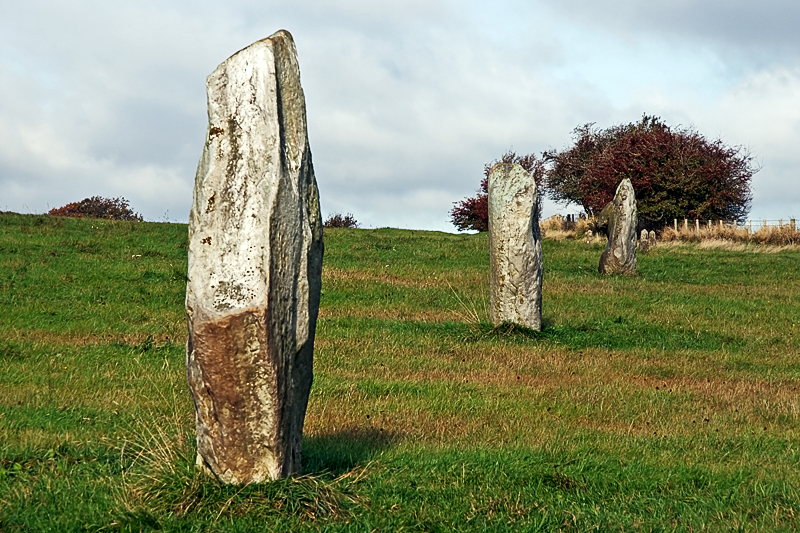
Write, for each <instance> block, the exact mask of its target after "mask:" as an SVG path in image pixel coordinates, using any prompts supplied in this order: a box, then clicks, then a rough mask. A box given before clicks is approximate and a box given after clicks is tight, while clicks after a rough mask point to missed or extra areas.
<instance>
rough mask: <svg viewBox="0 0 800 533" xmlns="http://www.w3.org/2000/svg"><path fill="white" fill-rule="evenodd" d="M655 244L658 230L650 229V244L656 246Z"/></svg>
mask: <svg viewBox="0 0 800 533" xmlns="http://www.w3.org/2000/svg"><path fill="white" fill-rule="evenodd" d="M655 245H656V232H655V231H653V230H650V246H655Z"/></svg>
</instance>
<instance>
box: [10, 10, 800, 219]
mask: <svg viewBox="0 0 800 533" xmlns="http://www.w3.org/2000/svg"><path fill="white" fill-rule="evenodd" d="M798 20H800V2H797V1H796V0H759V1H758V2H756V1H750V0H746V1H745V0H528V1H515V0H493V1H484V0H471V1H470V0H466V1H463V0H462V1H458V2H456V1H455V0H394V1H392V2H376V1H374V0H339V1H334V0H293V1H292V2H286V1H283V2H279V1H273V0H258V1H255V0H228V1H226V2H219V1H213V2H212V1H206V0H193V1H188V0H159V1H154V0H137V1H136V2H132V1H120V2H108V1H107V0H69V1H66V0H26V1H25V2H10V1H2V2H0V210H1V211H14V212H19V213H44V212H47V211H48V210H49V209H51V208H54V207H60V206H62V205H65V204H67V203H69V202H75V201H79V200H81V199H83V198H87V197H90V196H103V197H107V198H116V197H124V198H126V199H128V200H129V202H130V205H131V207H133V209H134V210H135V211H137V212H139V213H141V214H142V215H143V216H144V218H145V220H151V221H177V222H186V221H187V220H188V213H189V209H190V207H191V201H192V187H193V184H194V178H195V171H196V167H197V162H198V160H199V158H200V154H201V152H202V149H203V143H204V141H205V134H206V127H207V114H206V94H205V78H206V76H208V75H209V74H210V73H211V72H213V71H214V69H215V68H216V67H217V65H219V64H220V63H221V62H223V61H224V60H225V59H226V58H228V57H229V56H231V55H232V54H234V53H235V52H236V51H238V50H240V49H242V48H244V47H246V46H248V45H249V44H251V43H253V42H255V41H257V40H259V39H262V38H264V37H267V36H269V35H271V34H272V33H274V32H275V31H277V30H279V29H286V30H288V31H290V32H291V33H292V35H293V36H294V40H295V43H296V46H297V50H298V59H299V63H300V72H301V82H302V86H303V90H304V92H305V97H306V108H307V114H308V135H309V142H310V146H311V151H312V154H313V161H314V170H315V174H316V178H317V183H318V186H319V189H320V198H321V205H322V214H323V217H327V216H329V215H330V214H333V213H343V214H344V213H352V214H353V215H354V216H355V218H356V219H357V220H358V221H359V222H360V223H361V226H362V227H365V228H377V227H387V226H388V227H396V228H409V229H427V230H439V231H448V232H454V231H455V228H454V227H453V226H452V225H451V224H450V221H449V212H450V210H451V209H452V207H453V203H454V202H457V201H459V200H461V199H463V198H465V197H468V196H474V194H475V192H476V190H477V188H478V186H479V182H480V180H481V177H482V175H483V168H484V165H485V164H486V163H489V162H491V161H493V160H496V159H498V158H499V157H501V156H502V155H503V154H504V153H505V152H506V151H508V150H514V151H516V152H517V153H518V154H527V153H541V152H542V151H544V150H549V149H564V148H568V147H569V146H570V144H571V141H572V131H573V129H574V128H575V127H576V126H579V125H582V124H586V123H595V125H596V126H597V127H601V128H605V127H609V126H612V125H615V124H622V123H628V122H633V121H636V120H638V119H639V118H640V117H641V116H642V115H643V114H648V115H656V116H660V117H661V118H662V119H663V120H664V121H665V122H666V123H667V124H669V125H670V126H685V127H693V128H695V129H696V130H698V131H699V132H700V133H702V134H704V135H705V136H706V137H708V138H710V139H717V138H719V139H721V140H722V141H723V142H725V143H726V144H728V145H732V146H741V147H743V149H745V150H748V151H749V152H750V153H751V154H752V155H753V156H755V158H756V161H757V163H758V165H759V166H760V168H761V170H760V171H759V172H758V173H757V174H756V175H755V176H754V177H753V180H752V187H753V195H754V198H753V207H752V210H751V213H750V217H751V218H753V219H768V220H778V219H781V218H782V219H784V220H786V219H788V218H791V217H797V216H800V33H798V32H797V29H796V23H797V21H798ZM578 211H579V209H578V208H577V207H576V206H563V205H558V204H554V203H552V202H549V201H548V202H547V203H546V204H545V208H544V215H545V216H548V215H550V214H553V213H557V212H559V213H575V212H578Z"/></svg>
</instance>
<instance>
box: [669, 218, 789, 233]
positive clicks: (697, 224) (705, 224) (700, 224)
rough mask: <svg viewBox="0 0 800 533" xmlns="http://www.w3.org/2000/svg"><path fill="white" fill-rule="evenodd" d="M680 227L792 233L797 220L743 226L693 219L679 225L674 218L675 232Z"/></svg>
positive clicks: (766, 221)
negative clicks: (784, 229) (769, 230)
mask: <svg viewBox="0 0 800 533" xmlns="http://www.w3.org/2000/svg"><path fill="white" fill-rule="evenodd" d="M679 225H680V226H682V227H683V228H684V229H694V230H695V231H700V229H701V228H703V229H705V228H708V229H710V228H712V227H714V226H717V225H719V226H720V227H723V226H727V227H729V228H734V229H737V228H742V229H746V230H747V231H748V233H754V232H757V231H761V230H766V229H772V228H778V229H779V230H783V228H791V230H792V231H795V232H796V231H797V220H796V219H794V218H779V219H777V220H769V219H765V218H763V219H758V220H748V221H747V222H746V223H744V224H741V225H740V224H739V223H738V222H737V221H735V220H734V221H733V222H728V221H724V220H717V221H712V220H699V219H694V221H692V220H690V219H687V218H684V219H683V223H682V224H679V220H678V219H677V218H676V219H674V221H673V228H674V229H675V231H678V226H679Z"/></svg>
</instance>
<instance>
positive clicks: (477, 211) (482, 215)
mask: <svg viewBox="0 0 800 533" xmlns="http://www.w3.org/2000/svg"><path fill="white" fill-rule="evenodd" d="M498 163H505V164H507V165H509V164H513V163H517V164H518V165H520V166H522V168H524V169H525V170H527V171H528V172H530V173H531V174H533V177H534V179H535V180H536V186H537V187H541V185H542V179H543V177H544V164H543V162H542V160H541V159H539V158H537V157H536V155H534V154H528V155H517V154H516V152H513V151H510V150H509V151H508V152H506V153H505V154H503V157H501V158H500V159H497V160H495V161H492V162H491V163H487V164H486V165H484V167H483V179H482V180H481V186H480V189H478V191H477V192H478V195H477V196H474V197H472V198H465V199H464V200H461V201H460V202H455V204H454V207H453V209H452V211H450V222H451V223H452V224H453V225H454V226H455V227H456V228H458V231H467V230H473V231H489V173H490V172H491V171H492V168H494V166H495V165H496V164H498ZM537 190H538V189H537ZM540 192H541V191H540Z"/></svg>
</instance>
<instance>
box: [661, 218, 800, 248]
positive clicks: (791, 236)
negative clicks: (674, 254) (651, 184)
mask: <svg viewBox="0 0 800 533" xmlns="http://www.w3.org/2000/svg"><path fill="white" fill-rule="evenodd" d="M658 239H659V241H660V242H674V241H681V242H694V243H704V242H713V243H714V244H710V245H706V246H707V247H709V248H725V247H730V248H726V249H731V250H738V248H737V247H736V246H735V245H737V244H742V245H746V244H750V245H753V244H758V245H762V246H766V245H769V246H777V247H779V249H778V251H780V250H787V249H796V248H797V246H798V245H799V244H800V232H797V231H796V229H795V228H793V227H791V226H789V225H784V226H783V227H774V226H768V227H766V228H763V227H762V228H760V229H758V230H757V231H754V232H752V233H751V232H750V231H748V229H747V228H745V227H742V226H736V227H735V226H730V225H727V224H723V225H719V224H712V225H711V226H709V225H707V224H706V225H702V224H701V225H700V229H699V231H698V229H697V228H696V226H693V225H689V226H680V225H679V226H678V229H677V231H676V230H675V228H674V227H666V228H664V229H663V230H661V232H659V236H658ZM724 243H728V244H724ZM761 251H766V250H761Z"/></svg>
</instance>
